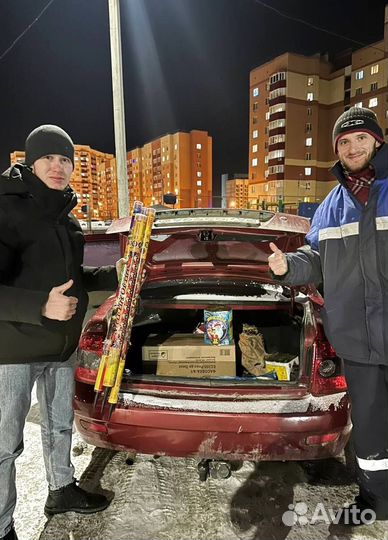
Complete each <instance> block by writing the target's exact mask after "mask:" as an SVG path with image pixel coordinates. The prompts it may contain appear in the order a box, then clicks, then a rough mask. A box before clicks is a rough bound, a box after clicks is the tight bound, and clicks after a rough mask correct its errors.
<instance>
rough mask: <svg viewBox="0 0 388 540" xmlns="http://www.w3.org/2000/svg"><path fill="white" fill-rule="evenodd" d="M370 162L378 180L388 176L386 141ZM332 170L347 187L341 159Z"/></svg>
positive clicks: (387, 148) (387, 147) (387, 146)
mask: <svg viewBox="0 0 388 540" xmlns="http://www.w3.org/2000/svg"><path fill="white" fill-rule="evenodd" d="M370 164H371V165H373V167H374V170H375V173H376V179H377V180H382V179H383V178H388V144H386V143H384V144H383V145H382V146H381V147H380V148H379V149H378V151H377V152H376V155H375V156H374V158H373V159H372V160H371V162H370ZM331 172H332V173H333V174H334V176H335V177H336V178H337V180H338V182H339V183H340V184H342V185H343V186H345V187H346V178H345V174H344V171H343V168H342V165H341V162H340V161H337V163H336V164H335V165H334V167H333V168H332V169H331Z"/></svg>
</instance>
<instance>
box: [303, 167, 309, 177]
mask: <svg viewBox="0 0 388 540" xmlns="http://www.w3.org/2000/svg"><path fill="white" fill-rule="evenodd" d="M304 174H305V175H306V176H311V167H305V168H304Z"/></svg>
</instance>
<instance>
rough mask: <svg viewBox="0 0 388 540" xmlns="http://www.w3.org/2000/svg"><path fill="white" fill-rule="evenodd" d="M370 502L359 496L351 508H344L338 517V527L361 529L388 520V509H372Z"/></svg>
mask: <svg viewBox="0 0 388 540" xmlns="http://www.w3.org/2000/svg"><path fill="white" fill-rule="evenodd" d="M372 506H373V505H371V504H370V503H368V501H366V500H365V499H364V498H363V497H361V496H360V495H358V496H357V497H356V498H355V500H354V502H353V503H352V504H350V505H349V506H344V507H343V508H342V509H341V510H340V514H339V516H338V525H342V526H347V527H359V526H360V525H372V524H373V523H374V522H375V521H385V520H388V509H385V508H384V509H383V508H378V509H375V508H373V507H372Z"/></svg>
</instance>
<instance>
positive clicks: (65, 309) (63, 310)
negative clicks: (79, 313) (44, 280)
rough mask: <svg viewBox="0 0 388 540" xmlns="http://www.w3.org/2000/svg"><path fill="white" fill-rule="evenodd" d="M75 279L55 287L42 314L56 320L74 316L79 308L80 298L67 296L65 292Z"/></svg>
mask: <svg viewBox="0 0 388 540" xmlns="http://www.w3.org/2000/svg"><path fill="white" fill-rule="evenodd" d="M73 283H74V282H73V280H72V279H69V281H66V283H63V284H62V285H58V286H57V287H53V288H52V289H51V291H50V293H49V297H48V300H47V302H46V303H45V305H44V306H43V308H42V315H43V316H44V317H47V318H48V319H55V320H56V321H68V320H69V319H71V318H72V316H73V315H74V313H75V312H76V309H77V303H78V298H76V297H75V296H65V294H64V293H65V292H66V291H67V290H69V289H70V287H72V285H73Z"/></svg>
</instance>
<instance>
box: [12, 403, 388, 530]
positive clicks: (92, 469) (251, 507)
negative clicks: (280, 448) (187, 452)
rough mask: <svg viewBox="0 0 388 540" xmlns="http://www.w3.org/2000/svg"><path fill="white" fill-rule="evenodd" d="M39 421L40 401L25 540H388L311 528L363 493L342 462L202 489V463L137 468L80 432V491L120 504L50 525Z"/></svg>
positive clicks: (31, 423)
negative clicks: (325, 512)
mask: <svg viewBox="0 0 388 540" xmlns="http://www.w3.org/2000/svg"><path fill="white" fill-rule="evenodd" d="M38 422H39V414H38V409H37V404H36V403H35V400H34V404H33V406H32V408H31V412H30V414H29V417H28V420H27V424H26V430H25V451H24V453H23V454H22V456H21V457H20V458H19V459H18V462H17V471H18V473H17V485H18V505H17V508H16V514H15V526H16V530H17V533H18V535H19V539H20V540H38V539H39V540H89V539H96V540H238V539H242V540H248V539H249V540H251V539H252V540H253V539H255V540H272V539H274V540H281V539H285V538H287V539H289V540H307V539H309V540H320V539H330V540H340V539H348V538H349V539H354V540H361V539H362V540H372V539H373V540H383V539H388V534H387V523H386V522H384V523H378V524H374V525H372V526H362V527H359V528H357V529H353V530H352V531H351V532H350V533H349V532H346V533H345V532H344V530H343V529H341V528H339V527H338V526H335V525H330V526H329V525H328V524H326V523H325V522H323V521H318V522H317V523H315V524H311V519H312V515H313V513H314V510H316V508H317V505H318V503H320V504H321V505H323V506H324V508H325V509H326V510H329V509H330V508H333V509H334V510H336V509H338V508H339V507H341V506H342V504H343V503H345V502H346V501H350V500H352V499H353V497H354V494H355V493H356V491H357V490H356V486H355V485H354V484H353V483H352V481H351V479H350V478H349V476H348V474H347V472H346V469H345V467H344V464H343V462H342V461H341V460H339V459H338V460H337V459H332V460H326V461H321V462H319V461H317V462H312V461H310V462H303V463H301V464H300V463H292V462H289V463H275V462H270V463H265V462H262V463H259V464H254V463H249V462H245V463H244V464H243V465H242V467H241V468H239V469H238V470H236V471H234V472H233V474H232V476H231V477H230V478H228V479H226V480H218V479H214V478H209V479H208V480H207V481H206V482H200V481H199V479H198V473H197V462H196V460H194V459H191V458H188V459H177V458H169V457H160V458H154V457H153V456H146V455H139V456H137V457H136V459H135V463H134V464H133V465H128V464H127V463H126V460H127V458H128V455H127V454H126V453H125V452H111V451H107V450H102V449H98V448H94V447H92V446H89V445H86V444H85V443H83V442H82V441H81V439H80V438H79V436H78V434H77V433H75V434H74V446H73V450H75V454H76V455H73V463H74V465H75V467H76V474H77V477H78V478H79V479H80V480H81V486H82V487H84V488H86V489H89V490H96V491H100V492H103V493H105V494H106V495H108V496H111V497H114V498H113V500H112V503H111V505H110V506H109V508H108V509H107V510H105V511H104V512H101V513H98V514H93V515H89V516H87V515H80V514H75V513H67V514H62V515H58V516H54V517H52V518H51V519H50V520H47V519H46V518H45V516H44V514H43V506H44V502H45V499H46V496H47V486H46V481H45V474H44V467H43V460H42V456H41V445H40V429H39V424H38ZM298 503H300V504H298ZM290 505H297V506H296V507H295V510H297V511H298V514H292V513H291V514H290V513H289V514H287V516H288V517H290V516H291V518H292V516H297V517H298V523H297V524H296V525H294V526H293V527H289V526H286V525H285V524H284V523H283V521H282V515H283V514H284V512H285V511H288V512H292V510H294V506H291V507H290ZM306 510H307V511H306ZM321 515H322V514H321ZM323 517H324V516H323ZM286 521H287V520H286Z"/></svg>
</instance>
